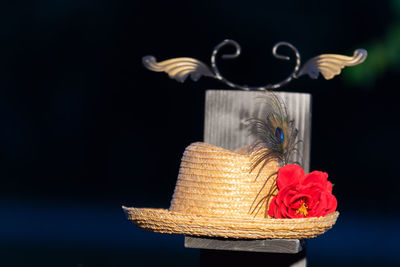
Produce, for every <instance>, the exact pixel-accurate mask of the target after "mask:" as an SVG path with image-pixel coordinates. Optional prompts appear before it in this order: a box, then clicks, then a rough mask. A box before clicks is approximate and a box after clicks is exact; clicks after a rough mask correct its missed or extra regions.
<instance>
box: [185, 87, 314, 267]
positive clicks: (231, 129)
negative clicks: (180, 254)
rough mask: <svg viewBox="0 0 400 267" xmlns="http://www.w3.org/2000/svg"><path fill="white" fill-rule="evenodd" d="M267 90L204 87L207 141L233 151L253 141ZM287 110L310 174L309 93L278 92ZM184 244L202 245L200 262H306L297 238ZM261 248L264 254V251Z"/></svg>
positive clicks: (187, 240) (190, 245) (192, 240)
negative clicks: (252, 123)
mask: <svg viewBox="0 0 400 267" xmlns="http://www.w3.org/2000/svg"><path fill="white" fill-rule="evenodd" d="M260 94H263V92H253V91H232V90H208V91H206V105H205V122H204V123H205V124H204V142H206V143H210V144H213V145H217V146H220V147H223V148H226V149H230V150H234V149H237V148H240V147H242V146H246V145H249V144H251V143H252V142H253V141H254V139H253V137H252V136H250V135H249V133H248V129H247V127H246V120H247V119H248V118H251V117H259V116H260V115H262V109H261V106H262V105H260V104H261V103H260V100H259V99H257V96H258V95H260ZM277 94H279V95H280V96H281V97H282V98H283V99H284V101H285V103H286V105H287V108H288V113H289V115H290V117H291V118H293V119H294V120H295V124H296V128H297V129H298V130H299V134H298V138H299V140H302V141H303V142H302V143H300V144H299V146H298V149H299V151H300V155H301V157H298V158H295V161H299V162H302V163H303V164H302V165H303V168H304V170H305V172H309V165H310V143H311V95H310V94H303V93H286V92H278V93H277ZM185 247H188V248H200V265H201V266H221V265H220V264H223V265H226V266H230V267H232V266H251V264H263V265H269V266H286V267H287V266H292V267H294V266H296V267H302V266H306V255H305V253H306V252H305V243H304V241H302V240H297V239H261V240H259V239H257V240H237V239H218V238H199V237H185ZM260 252H262V253H260Z"/></svg>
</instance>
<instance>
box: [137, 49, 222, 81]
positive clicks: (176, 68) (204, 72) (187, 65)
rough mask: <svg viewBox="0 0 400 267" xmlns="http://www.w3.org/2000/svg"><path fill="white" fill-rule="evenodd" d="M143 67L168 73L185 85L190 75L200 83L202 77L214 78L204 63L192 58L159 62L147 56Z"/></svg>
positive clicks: (144, 58) (143, 60)
mask: <svg viewBox="0 0 400 267" xmlns="http://www.w3.org/2000/svg"><path fill="white" fill-rule="evenodd" d="M142 62H143V65H144V66H145V67H146V68H147V69H149V70H152V71H158V72H162V71H163V72H166V73H168V75H169V77H170V78H171V79H175V80H177V81H178V82H181V83H183V82H184V81H185V80H186V78H187V77H188V76H189V75H190V78H191V79H192V80H193V81H195V82H196V81H198V80H199V79H200V77H201V76H208V77H214V74H213V73H212V72H211V70H210V69H209V68H208V67H207V65H206V64H204V63H203V62H201V61H199V60H197V59H194V58H190V57H179V58H173V59H169V60H164V61H161V62H157V61H156V58H155V57H153V56H145V57H143V59H142Z"/></svg>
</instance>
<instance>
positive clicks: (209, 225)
mask: <svg viewBox="0 0 400 267" xmlns="http://www.w3.org/2000/svg"><path fill="white" fill-rule="evenodd" d="M122 208H123V209H124V211H125V213H126V215H127V217H128V219H129V220H131V221H132V222H133V223H134V224H136V225H137V226H139V227H141V228H143V229H145V230H148V231H153V232H159V233H169V234H183V235H188V236H207V237H223V238H243V239H263V238H285V239H303V238H312V237H316V236H318V235H321V234H323V233H325V232H326V231H327V230H329V229H330V228H331V227H332V226H333V225H334V224H335V222H336V219H337V218H338V216H339V212H337V211H335V212H333V213H330V214H328V215H326V216H324V217H310V218H302V219H267V218H265V219H264V218H263V219H257V218H254V219H253V218H250V219H247V218H223V217H205V216H199V215H188V214H182V213H178V212H172V211H169V210H167V209H151V208H128V207H124V206H123V207H122Z"/></svg>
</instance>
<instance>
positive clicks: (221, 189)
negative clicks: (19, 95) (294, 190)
mask: <svg viewBox="0 0 400 267" xmlns="http://www.w3.org/2000/svg"><path fill="white" fill-rule="evenodd" d="M250 160H251V158H250V155H249V154H242V153H236V152H232V151H229V150H226V149H223V148H220V147H217V146H214V145H210V144H206V143H200V142H197V143H193V144H191V145H190V146H188V147H187V148H186V150H185V152H184V154H183V157H182V161H181V166H180V170H179V175H178V181H177V183H176V187H175V191H174V194H173V197H172V201H171V206H170V208H169V210H170V211H172V212H179V213H184V214H188V215H189V214H190V215H201V216H209V217H228V218H254V217H256V218H264V217H266V207H267V205H268V203H267V202H266V201H263V202H262V204H261V205H257V204H258V203H259V202H260V201H261V200H262V198H263V197H265V196H266V195H267V194H268V193H269V190H270V189H271V186H272V185H273V182H274V179H269V180H268V182H267V184H265V185H264V183H265V181H266V179H267V178H268V177H269V176H270V175H271V174H273V173H275V172H276V171H277V170H278V168H279V164H278V162H275V161H274V162H271V163H269V164H268V165H267V166H266V167H264V168H263V169H262V170H261V172H260V174H259V175H258V177H257V174H258V173H259V168H256V169H254V170H252V171H251V168H250V166H251V165H250ZM260 203H261V202H260ZM255 208H256V209H255ZM254 209H255V210H256V211H257V212H252V211H253V210H254Z"/></svg>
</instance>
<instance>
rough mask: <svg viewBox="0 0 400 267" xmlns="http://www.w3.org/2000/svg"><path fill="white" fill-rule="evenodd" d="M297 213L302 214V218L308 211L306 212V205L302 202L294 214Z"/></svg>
mask: <svg viewBox="0 0 400 267" xmlns="http://www.w3.org/2000/svg"><path fill="white" fill-rule="evenodd" d="M299 213H300V214H302V215H303V216H304V217H305V216H307V214H308V211H307V206H306V203H304V202H303V204H302V205H301V207H300V208H298V209H297V210H296V214H299Z"/></svg>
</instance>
